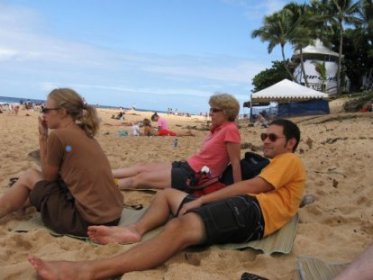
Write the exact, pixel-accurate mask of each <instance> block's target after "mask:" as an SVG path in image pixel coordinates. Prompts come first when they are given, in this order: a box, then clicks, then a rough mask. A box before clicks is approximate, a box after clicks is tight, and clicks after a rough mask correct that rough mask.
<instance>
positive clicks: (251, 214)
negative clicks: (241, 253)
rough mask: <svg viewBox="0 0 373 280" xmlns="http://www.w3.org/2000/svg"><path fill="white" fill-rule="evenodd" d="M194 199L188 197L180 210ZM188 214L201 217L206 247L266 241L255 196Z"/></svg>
mask: <svg viewBox="0 0 373 280" xmlns="http://www.w3.org/2000/svg"><path fill="white" fill-rule="evenodd" d="M194 199H195V197H193V196H191V195H188V196H186V197H185V198H184V200H183V201H182V203H181V205H180V207H179V210H180V209H181V207H182V205H183V204H184V203H187V202H189V201H191V200H194ZM179 210H178V211H179ZM189 212H193V213H196V214H197V215H199V216H200V217H201V219H202V221H203V223H204V225H205V229H206V241H205V244H208V245H210V244H225V243H241V242H248V241H251V240H258V239H262V238H263V234H264V219H263V215H262V211H261V209H260V205H259V203H258V201H257V199H256V198H255V197H252V196H248V195H240V196H234V197H230V198H227V199H223V200H219V201H214V202H211V203H208V204H205V205H202V206H201V207H199V208H195V209H191V210H189Z"/></svg>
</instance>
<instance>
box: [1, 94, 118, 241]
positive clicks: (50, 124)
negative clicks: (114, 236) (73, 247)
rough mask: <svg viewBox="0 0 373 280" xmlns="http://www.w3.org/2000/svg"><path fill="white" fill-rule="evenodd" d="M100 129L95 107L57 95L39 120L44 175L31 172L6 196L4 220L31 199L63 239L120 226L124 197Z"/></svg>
mask: <svg viewBox="0 0 373 280" xmlns="http://www.w3.org/2000/svg"><path fill="white" fill-rule="evenodd" d="M98 124H99V121H98V117H97V114H96V110H95V108H94V107H92V106H90V105H88V104H85V103H84V101H83V99H82V98H81V97H80V96H79V94H77V93H76V92H75V91H74V90H71V89H67V88H61V89H55V90H53V91H52V92H51V93H50V94H49V95H48V99H47V103H46V107H44V108H42V116H41V117H39V143H40V157H41V171H38V170H35V169H30V170H28V171H26V172H25V173H24V174H23V175H22V176H21V177H20V178H19V180H18V181H17V182H16V183H15V184H14V185H13V186H12V187H11V188H10V189H9V190H8V191H7V192H6V193H5V194H4V195H3V196H2V197H0V218H1V217H3V216H5V215H7V214H9V213H11V212H13V211H15V210H17V209H20V208H22V207H24V206H25V203H26V201H27V199H28V198H29V199H30V202H31V205H33V206H35V207H36V209H37V210H38V211H40V213H41V217H42V220H43V222H44V224H45V225H46V226H48V227H49V228H51V229H52V230H54V231H56V232H58V233H61V234H73V235H79V236H87V233H86V232H87V228H88V226H90V225H116V224H118V222H119V219H120V215H121V212H122V205H123V197H122V194H121V193H120V191H119V190H118V187H117V186H116V185H115V184H114V180H113V177H112V173H111V168H110V164H109V161H108V159H107V158H106V156H105V154H104V152H103V150H102V149H101V147H100V145H99V144H98V142H97V141H96V139H95V138H94V135H95V134H96V132H97V130H98ZM49 130H52V131H50V132H49Z"/></svg>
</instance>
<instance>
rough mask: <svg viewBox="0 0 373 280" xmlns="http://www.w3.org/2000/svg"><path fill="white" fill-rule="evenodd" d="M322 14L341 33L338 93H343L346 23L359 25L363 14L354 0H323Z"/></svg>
mask: <svg viewBox="0 0 373 280" xmlns="http://www.w3.org/2000/svg"><path fill="white" fill-rule="evenodd" d="M321 2H322V5H320V7H321V8H322V10H320V11H319V12H320V14H322V15H324V16H325V19H326V22H327V23H329V24H331V26H332V27H334V28H335V30H336V33H338V35H339V49H338V53H339V57H338V68H337V95H340V94H341V91H342V87H341V70H342V53H343V35H344V25H345V24H353V25H359V24H361V23H362V20H361V18H360V17H359V15H360V14H361V10H360V3H359V2H355V3H354V2H353V0H322V1H321Z"/></svg>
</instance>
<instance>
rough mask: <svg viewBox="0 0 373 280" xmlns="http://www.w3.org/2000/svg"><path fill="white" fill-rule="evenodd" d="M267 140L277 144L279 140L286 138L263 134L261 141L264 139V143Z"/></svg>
mask: <svg viewBox="0 0 373 280" xmlns="http://www.w3.org/2000/svg"><path fill="white" fill-rule="evenodd" d="M267 138H269V140H270V141H271V142H276V141H277V139H280V138H285V136H277V135H276V134H274V133H262V134H260V139H262V141H264V140H266V139H267Z"/></svg>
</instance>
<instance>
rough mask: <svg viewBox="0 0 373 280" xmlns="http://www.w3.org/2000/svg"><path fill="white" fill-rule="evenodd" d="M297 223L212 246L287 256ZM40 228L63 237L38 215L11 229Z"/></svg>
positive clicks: (128, 216) (136, 215)
mask: <svg viewBox="0 0 373 280" xmlns="http://www.w3.org/2000/svg"><path fill="white" fill-rule="evenodd" d="M145 211H146V208H143V209H141V210H135V209H132V208H124V209H123V211H122V218H121V219H120V221H119V225H123V226H125V225H129V224H132V223H134V222H136V221H137V220H138V219H140V217H141V216H142V215H143V214H144V212H145ZM297 223H298V216H297V215H296V216H294V217H293V219H292V220H291V221H290V222H289V223H288V224H287V225H285V226H284V227H283V228H282V229H280V230H278V231H277V232H275V233H274V234H271V235H270V236H268V237H266V238H264V239H262V240H256V241H250V242H244V243H230V244H224V245H214V246H217V247H219V248H221V249H238V250H242V249H246V248H252V249H255V250H261V251H262V252H263V253H264V254H268V255H270V254H272V253H282V254H288V253H290V251H291V249H292V247H293V243H294V239H295V233H296V226H297ZM41 228H44V229H46V230H49V231H50V233H51V234H52V235H53V236H63V235H62V234H58V233H56V232H53V231H51V230H50V229H48V228H46V227H45V226H44V225H43V223H42V221H41V217H40V215H39V213H36V214H35V215H34V217H32V218H31V219H29V220H27V221H22V222H20V223H19V224H18V225H17V226H16V227H15V228H14V229H13V232H28V231H31V230H36V229H41ZM162 229H163V227H159V228H156V229H154V230H152V231H149V232H147V233H146V234H145V235H144V236H143V240H148V239H151V238H153V237H154V236H155V235H157V234H158V233H159V232H160V231H161V230H162ZM65 236H69V237H73V238H78V239H81V240H86V241H88V240H89V239H88V238H87V237H79V236H72V235H65Z"/></svg>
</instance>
